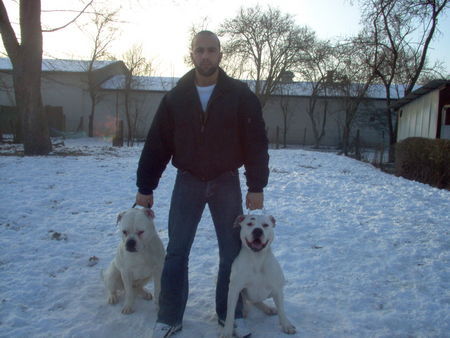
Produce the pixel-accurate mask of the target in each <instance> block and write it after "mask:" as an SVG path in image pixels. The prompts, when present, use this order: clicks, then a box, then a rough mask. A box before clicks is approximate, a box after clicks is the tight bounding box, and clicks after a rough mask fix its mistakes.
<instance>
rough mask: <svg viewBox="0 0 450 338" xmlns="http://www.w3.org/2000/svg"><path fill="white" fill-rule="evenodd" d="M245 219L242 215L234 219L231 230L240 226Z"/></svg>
mask: <svg viewBox="0 0 450 338" xmlns="http://www.w3.org/2000/svg"><path fill="white" fill-rule="evenodd" d="M244 219H245V216H244V215H239V216H238V217H236V219H235V220H234V223H233V228H238V227H240V226H241V222H242V221H243V220H244Z"/></svg>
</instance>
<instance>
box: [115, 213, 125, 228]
mask: <svg viewBox="0 0 450 338" xmlns="http://www.w3.org/2000/svg"><path fill="white" fill-rule="evenodd" d="M124 214H125V211H123V212H121V213H120V214H118V215H117V221H116V225H117V224H119V222H120V220H121V219H122V217H123V215H124Z"/></svg>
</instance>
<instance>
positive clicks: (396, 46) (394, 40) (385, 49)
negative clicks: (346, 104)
mask: <svg viewBox="0 0 450 338" xmlns="http://www.w3.org/2000/svg"><path fill="white" fill-rule="evenodd" d="M361 4H362V8H363V17H362V21H363V23H365V31H366V32H367V33H368V36H369V38H368V40H367V43H368V44H370V45H371V46H373V48H375V51H374V55H375V59H374V64H373V68H374V71H375V73H376V75H377V77H378V79H380V81H381V82H382V83H383V85H384V86H385V92H386V105H387V106H386V115H387V120H388V127H389V140H390V145H391V147H390V151H389V159H390V161H393V157H394V152H393V145H394V144H395V142H396V138H397V133H396V117H395V115H394V112H393V111H392V110H391V108H390V105H391V103H392V96H391V90H392V87H393V85H394V83H395V82H398V83H402V84H405V85H406V87H405V90H404V94H405V95H408V93H410V92H411V91H412V90H413V89H414V86H415V85H416V83H417V81H418V79H419V78H420V75H421V73H422V72H423V71H424V70H426V66H427V56H428V50H429V48H430V44H431V41H432V39H433V37H434V36H435V34H436V32H438V20H439V18H440V17H442V15H443V14H444V13H445V11H446V10H448V8H449V2H448V0H427V1H417V0H370V1H361Z"/></svg>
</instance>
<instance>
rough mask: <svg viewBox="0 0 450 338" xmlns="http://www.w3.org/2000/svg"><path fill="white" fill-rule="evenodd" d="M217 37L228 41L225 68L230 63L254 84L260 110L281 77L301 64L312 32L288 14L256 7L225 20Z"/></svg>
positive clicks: (241, 11)
mask: <svg viewBox="0 0 450 338" xmlns="http://www.w3.org/2000/svg"><path fill="white" fill-rule="evenodd" d="M219 35H220V36H224V37H225V38H227V40H226V42H225V43H224V48H223V50H224V55H225V56H224V62H223V63H224V64H225V67H226V65H227V63H228V64H230V63H231V67H233V68H238V69H240V70H242V71H243V76H244V77H246V78H247V79H252V80H254V81H255V88H254V89H255V93H256V95H257V96H258V97H259V100H260V102H261V104H262V106H264V105H265V103H266V101H267V99H268V97H269V96H270V95H271V94H272V93H273V91H274V90H275V88H276V87H277V84H278V82H279V81H280V75H281V74H283V73H284V72H286V71H289V70H291V69H293V68H295V66H296V65H297V64H298V63H299V62H300V61H301V60H302V58H303V55H304V51H305V50H306V49H307V48H308V46H309V43H310V41H311V39H312V32H311V31H310V30H309V29H308V28H306V27H300V26H298V25H296V24H295V22H294V18H293V17H292V16H291V15H290V14H283V13H281V12H280V10H278V9H275V8H272V7H268V8H267V9H266V10H263V9H262V8H261V7H259V6H256V7H253V8H247V9H244V8H241V9H240V11H239V13H238V14H237V16H236V17H235V18H233V19H229V20H225V22H224V23H223V24H222V25H221V27H220V30H219ZM231 61H234V62H231ZM236 61H237V62H236Z"/></svg>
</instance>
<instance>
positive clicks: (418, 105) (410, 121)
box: [392, 80, 450, 142]
mask: <svg viewBox="0 0 450 338" xmlns="http://www.w3.org/2000/svg"><path fill="white" fill-rule="evenodd" d="M392 108H394V109H395V110H396V111H397V114H398V133H397V142H399V141H401V140H403V139H405V138H408V137H425V138H431V139H436V138H437V139H450V80H433V81H430V82H428V83H427V84H425V85H424V86H422V87H420V88H419V89H416V90H414V91H412V92H411V93H410V94H409V95H407V96H405V97H404V98H402V99H400V100H398V101H397V102H396V103H394V104H393V105H392Z"/></svg>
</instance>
